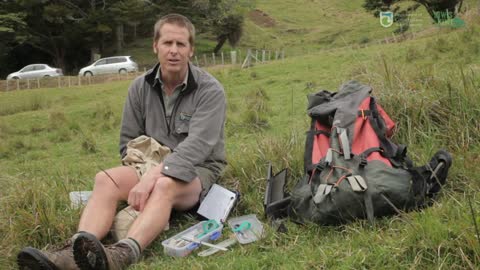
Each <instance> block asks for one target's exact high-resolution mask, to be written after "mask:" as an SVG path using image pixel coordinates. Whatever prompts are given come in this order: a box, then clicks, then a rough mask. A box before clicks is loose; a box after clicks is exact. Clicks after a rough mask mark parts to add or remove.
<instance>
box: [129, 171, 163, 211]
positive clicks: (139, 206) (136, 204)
mask: <svg viewBox="0 0 480 270" xmlns="http://www.w3.org/2000/svg"><path fill="white" fill-rule="evenodd" d="M161 170H162V164H160V165H157V166H155V167H154V168H152V169H151V170H149V171H148V172H147V173H146V174H144V175H143V176H142V178H141V179H140V182H138V184H136V185H135V186H134V187H133V188H132V189H131V190H130V193H128V204H129V205H130V206H132V207H133V209H135V210H137V211H140V212H142V211H143V208H145V204H146V203H147V200H148V197H149V196H150V193H151V192H152V190H153V188H154V186H155V183H156V181H157V179H159V178H160V177H162V176H163V174H162V172H161Z"/></svg>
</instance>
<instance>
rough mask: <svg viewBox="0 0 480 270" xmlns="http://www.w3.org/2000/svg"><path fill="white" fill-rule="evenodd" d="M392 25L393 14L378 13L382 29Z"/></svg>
mask: <svg viewBox="0 0 480 270" xmlns="http://www.w3.org/2000/svg"><path fill="white" fill-rule="evenodd" d="M392 24H393V12H392V11H381V12H380V25H381V26H383V27H390V26H392Z"/></svg>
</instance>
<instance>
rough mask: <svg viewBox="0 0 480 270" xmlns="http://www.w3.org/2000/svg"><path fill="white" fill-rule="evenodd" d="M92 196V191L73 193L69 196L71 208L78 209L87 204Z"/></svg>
mask: <svg viewBox="0 0 480 270" xmlns="http://www.w3.org/2000/svg"><path fill="white" fill-rule="evenodd" d="M91 195H92V192H91V191H72V192H70V194H69V197H70V202H71V204H70V205H71V207H72V208H74V209H76V208H79V207H80V206H84V205H86V204H87V201H88V199H89V198H90V196H91Z"/></svg>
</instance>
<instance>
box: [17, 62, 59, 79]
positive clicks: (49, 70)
mask: <svg viewBox="0 0 480 270" xmlns="http://www.w3.org/2000/svg"><path fill="white" fill-rule="evenodd" d="M56 76H63V71H62V70H61V69H59V68H54V67H51V66H49V65H46V64H32V65H28V66H26V67H24V68H22V69H20V70H19V71H17V72H13V73H10V74H9V75H8V76H7V80H12V79H13V80H18V79H35V78H47V77H56Z"/></svg>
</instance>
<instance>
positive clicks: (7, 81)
mask: <svg viewBox="0 0 480 270" xmlns="http://www.w3.org/2000/svg"><path fill="white" fill-rule="evenodd" d="M5 82H6V83H7V92H8V86H9V85H8V83H9V82H10V81H9V80H6V81H5Z"/></svg>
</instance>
